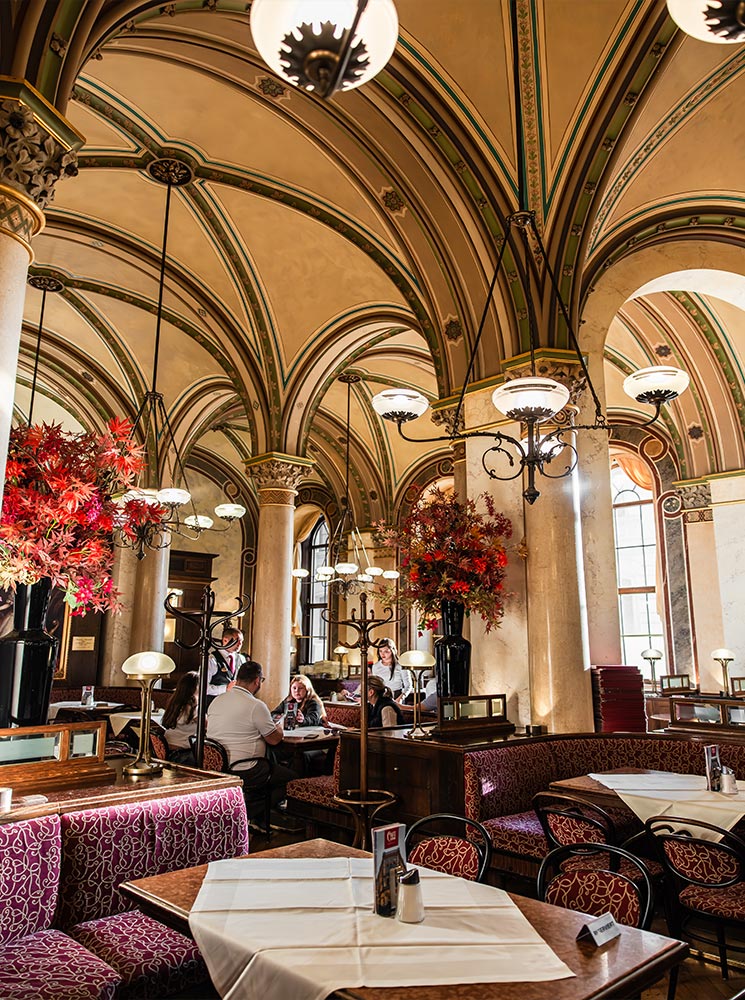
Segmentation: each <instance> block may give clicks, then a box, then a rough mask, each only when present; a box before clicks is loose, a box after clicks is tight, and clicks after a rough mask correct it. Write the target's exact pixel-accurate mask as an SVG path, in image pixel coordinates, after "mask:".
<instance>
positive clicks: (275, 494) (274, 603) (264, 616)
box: [246, 453, 313, 707]
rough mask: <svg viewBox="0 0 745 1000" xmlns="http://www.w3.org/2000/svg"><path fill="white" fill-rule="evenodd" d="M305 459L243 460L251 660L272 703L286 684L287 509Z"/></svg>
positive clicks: (288, 603)
mask: <svg viewBox="0 0 745 1000" xmlns="http://www.w3.org/2000/svg"><path fill="white" fill-rule="evenodd" d="M312 464H313V463H312V462H309V461H308V460H307V459H302V458H296V457H293V456H288V455H277V454H274V453H271V454H268V455H259V456H257V457H256V458H253V459H250V460H249V461H248V462H246V471H247V472H248V473H249V475H251V476H252V478H253V480H254V483H255V484H256V489H257V492H258V494H259V529H258V539H257V547H256V571H255V575H254V581H255V591H254V606H253V631H252V636H251V647H250V648H251V658H252V659H254V660H256V661H257V662H259V663H260V664H261V665H262V667H263V668H264V676H265V677H266V681H265V682H264V684H263V686H262V690H261V697H262V699H263V700H264V701H265V702H266V703H267V704H268V705H269V706H270V707H274V705H276V704H278V703H279V702H280V701H281V700H282V699H283V698H284V697H285V695H286V694H287V691H288V688H289V686H290V657H291V652H290V650H291V646H292V636H291V632H290V630H291V628H292V606H291V605H292V545H293V513H294V510H295V496H296V495H297V486H298V484H299V483H300V482H301V480H302V479H304V478H305V477H306V476H307V475H308V472H309V470H310V469H311V468H312Z"/></svg>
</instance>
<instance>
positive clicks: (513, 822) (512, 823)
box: [482, 809, 548, 861]
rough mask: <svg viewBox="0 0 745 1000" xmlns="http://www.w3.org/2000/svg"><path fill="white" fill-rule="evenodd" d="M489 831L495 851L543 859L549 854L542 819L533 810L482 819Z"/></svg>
mask: <svg viewBox="0 0 745 1000" xmlns="http://www.w3.org/2000/svg"><path fill="white" fill-rule="evenodd" d="M482 822H483V824H484V826H485V827H486V829H487V830H488V831H489V836H490V837H491V842H492V846H493V849H494V851H495V852H504V853H506V854H517V855H519V856H520V857H525V858H535V859H536V860H538V861H542V860H543V858H545V856H546V855H547V854H548V845H547V844H546V838H545V836H544V835H543V829H542V827H541V823H540V820H539V819H538V817H537V816H536V814H535V813H534V812H533V810H532V809H531V810H529V811H528V812H522V813H513V814H512V815H511V816H496V817H495V818H494V819H485V820H482Z"/></svg>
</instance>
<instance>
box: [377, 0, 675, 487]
mask: <svg viewBox="0 0 745 1000" xmlns="http://www.w3.org/2000/svg"><path fill="white" fill-rule="evenodd" d="M510 14H511V22H512V60H513V63H512V72H513V84H514V87H515V116H516V130H515V131H516V137H517V176H518V178H519V191H518V200H519V205H520V208H519V210H518V211H517V212H514V213H513V214H512V215H510V216H509V217H508V218H507V219H506V220H505V223H504V239H503V240H502V242H501V245H500V247H499V252H498V254H497V262H496V266H495V268H494V274H493V276H492V279H491V282H490V285H489V290H488V292H487V296H486V302H485V304H484V309H483V312H482V314H481V320H480V322H479V326H478V330H477V332H476V338H475V340H474V344H473V349H472V351H471V357H470V359H469V362H468V367H467V369H466V374H465V378H464V379H463V386H462V388H461V392H460V397H459V399H458V405H457V407H456V411H455V419H454V420H453V423H452V425H451V429H450V432H449V434H447V435H438V436H436V437H429V438H411V437H408V436H407V435H406V434H405V433H404V431H403V425H404V424H406V423H409V422H410V421H411V420H415V419H416V418H417V417H420V416H422V414H423V413H425V412H426V411H427V410H428V409H429V401H428V400H427V398H426V397H425V396H424V395H423V394H422V393H420V392H417V391H416V390H414V389H409V388H403V389H402V388H395V389H385V390H383V391H382V392H380V393H378V394H377V395H376V396H374V397H373V400H372V405H373V409H374V410H375V412H376V413H377V414H378V415H379V416H380V417H382V418H383V419H384V420H389V421H392V422H393V423H395V424H396V425H397V427H398V433H399V434H400V436H401V437H402V438H404V440H406V441H412V442H414V443H421V444H428V443H431V442H436V441H449V442H450V443H453V442H454V441H461V440H465V439H468V438H487V439H490V440H491V441H492V445H491V447H490V448H488V449H487V450H486V451H485V452H484V454H483V455H482V458H481V463H482V466H483V468H484V471H485V472H486V474H487V475H488V476H489V477H490V478H491V479H496V480H501V481H503V482H508V481H510V480H513V479H517V478H518V476H522V475H523V473H526V479H527V482H526V485H525V489H524V490H523V497H524V498H525V500H526V501H527V502H528V503H529V504H533V503H535V501H536V500H537V499H538V497H539V496H540V491H539V490H538V488H537V487H536V477H537V476H538V475H540V476H543V477H545V478H547V479H563V478H564V477H565V476H569V475H571V474H572V472H573V471H574V469H575V468H576V466H577V462H578V454H577V450H576V448H575V447H574V444H573V443H572V440H573V436H574V433H575V432H576V431H580V430H604V431H609V430H610V428H609V425H608V421H607V419H606V417H605V415H604V414H603V409H602V406H601V403H600V399H599V397H598V394H597V392H596V391H595V387H594V386H593V384H592V379H591V378H590V372H589V371H588V368H587V363H586V362H585V359H584V356H583V354H582V351H581V349H580V346H579V341H578V339H577V335H576V333H575V330H574V327H573V325H572V321H571V317H570V315H569V310H568V308H567V306H566V304H565V302H564V300H563V299H562V297H561V293H560V290H559V284H558V281H557V279H556V274H555V272H554V270H553V268H552V266H551V263H550V261H549V259H548V254H547V252H546V247H545V245H544V242H543V238H542V236H541V232H540V230H539V228H538V226H537V224H536V217H535V213H534V212H532V211H529V210H528V208H527V196H526V191H525V182H524V178H525V176H526V172H525V169H524V168H525V163H524V142H523V138H524V129H523V114H522V104H521V101H520V86H519V65H518V58H519V46H518V38H517V10H516V4H515V0H513V2H512V4H511V6H510ZM508 247H509V248H510V250H511V252H512V254H513V257H514V259H515V260H516V261H519V262H520V268H515V270H517V271H518V273H519V275H520V279H519V280H520V282H521V285H522V290H523V293H524V296H525V301H526V303H527V319H528V331H529V344H530V374H529V375H526V376H522V377H519V378H507V379H506V380H505V381H504V382H503V384H502V385H499V386H498V387H497V388H496V389H495V390H494V392H493V393H492V403H493V404H494V407H495V409H496V410H498V411H499V412H500V413H501V414H503V415H504V416H505V417H508V418H509V419H510V420H514V421H517V422H519V423H521V424H522V425H523V426H524V428H525V433H524V435H523V436H522V438H521V440H518V439H517V438H515V437H511V436H510V435H509V434H505V433H503V432H501V431H490V432H486V431H463V430H461V429H460V427H461V421H462V414H463V403H464V400H465V395H466V388H467V386H468V382H469V379H470V378H471V375H472V373H473V369H474V365H475V362H476V355H477V352H478V348H479V343H480V341H481V336H482V334H483V332H484V327H485V325H486V319H487V316H488V314H489V308H490V305H491V301H492V297H493V295H494V289H495V287H496V284H497V278H498V276H499V273H500V270H501V267H502V261H503V259H504V255H505V252H506V250H507V248H508ZM531 274H533V275H534V276H535V280H536V282H538V281H539V280H541V279H542V278H543V277H544V276H545V278H547V280H548V285H549V290H550V292H551V294H552V296H553V299H554V301H555V304H556V307H557V310H558V313H559V315H560V316H561V317H562V319H563V320H564V323H565V325H566V328H567V333H568V337H569V342H570V344H571V347H572V349H573V350H574V352H575V354H576V356H577V363H578V365H579V367H580V369H581V372H582V376H583V381H584V384H585V385H586V386H587V389H588V390H589V392H590V395H591V396H592V400H593V403H594V406H595V419H594V422H593V423H592V424H577V423H576V422H575V421H574V414H573V412H572V409H573V408H571V407H570V408H569V412H567V411H566V410H565V407H567V404H568V403H569V401H570V391H569V389H568V388H567V386H565V385H563V384H562V383H561V382H557V381H556V380H555V379H551V378H543V377H540V376H539V375H538V374H537V372H536V360H535V355H536V350H537V340H538V336H537V321H536V310H535V303H534V300H533V296H532V292H531ZM687 386H688V375H687V374H686V373H685V372H683V371H680V370H679V369H677V368H671V367H670V366H659V367H654V368H645V369H643V370H642V371H638V372H635V373H633V375H630V376H629V377H628V378H627V379H626V381H625V382H624V390H625V392H626V393H627V394H628V395H630V396H631V397H632V398H633V399H635V400H637V401H638V402H642V403H649V404H651V405H653V406H654V407H655V412H654V414H653V416H652V417H651V419H650V420H648V421H647V423H646V424H645V426H648V425H649V424H651V423H653V422H654V421H655V420H656V419H657V418H658V417H659V415H660V411H661V408H662V406H663V405H664V404H665V403H669V402H671V401H672V400H673V399H676V398H677V397H678V396H679V395H680V393H681V392H683V391H684V390H685V389H686V387H687ZM561 411H564V414H565V417H564V416H562V417H561V418H559V419H557V415H558V414H560V413H561ZM550 422H553V423H554V424H558V425H559V426H556V427H555V428H554V429H552V430H551V429H549V430H547V432H546V433H543V432H542V427H541V425H544V424H547V423H550ZM570 436H571V437H572V440H569V439H568V438H569V437H570ZM499 456H501V458H499ZM498 459H499V460H498ZM505 464H506V466H507V468H506V471H505ZM500 470H502V471H500Z"/></svg>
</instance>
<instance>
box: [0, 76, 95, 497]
mask: <svg viewBox="0 0 745 1000" xmlns="http://www.w3.org/2000/svg"><path fill="white" fill-rule="evenodd" d="M83 141H84V139H83V136H81V135H80V134H79V133H78V132H76V131H75V130H74V129H73V128H72V126H71V125H70V124H69V123H68V122H67V121H66V120H65V119H64V118H62V117H61V116H60V115H58V114H57V113H56V112H55V111H54V109H53V108H51V107H50V106H49V105H48V104H47V103H46V101H44V99H43V98H42V97H41V95H40V94H38V93H37V92H36V91H35V90H34V89H33V87H31V86H30V85H28V84H27V83H26V82H25V81H22V80H0V500H1V499H2V489H3V483H4V482H5V462H6V459H7V456H8V438H9V436H10V427H11V420H12V415H13V399H14V396H15V382H16V369H17V365H18V347H19V344H20V338H21V325H22V322H23V303H24V299H25V294H26V275H27V272H28V266H29V264H30V263H31V261H32V260H33V253H32V250H31V240H32V238H33V237H34V236H36V234H37V233H38V232H40V230H41V229H42V228H43V226H44V208H45V207H46V205H47V203H48V202H49V200H50V199H51V197H52V194H53V189H54V185H55V184H56V182H57V180H59V178H60V177H64V176H71V175H74V174H76V173H77V166H76V154H75V152H74V150H75V149H77V148H78V147H80V146H81V145H82V143H83Z"/></svg>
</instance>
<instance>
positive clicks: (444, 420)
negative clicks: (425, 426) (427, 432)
mask: <svg viewBox="0 0 745 1000" xmlns="http://www.w3.org/2000/svg"><path fill="white" fill-rule="evenodd" d="M457 409H458V407H457V406H443V407H442V408H441V409H437V410H432V414H431V419H432V423H433V424H434V425H435V426H436V427H440V428H442V430H444V431H445V432H446V433H447V434H460V433H462V431H463V429H464V420H463V410H461V411H460V418H459V420H458V427H457V430H456V428H455V413H456V410H457Z"/></svg>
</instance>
